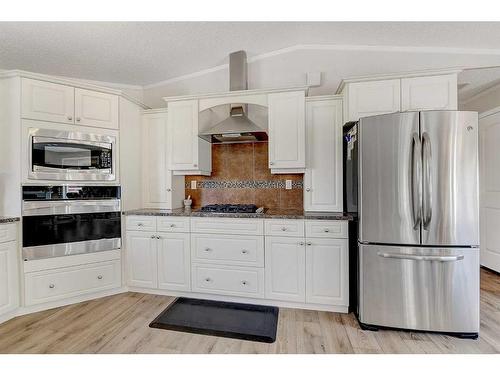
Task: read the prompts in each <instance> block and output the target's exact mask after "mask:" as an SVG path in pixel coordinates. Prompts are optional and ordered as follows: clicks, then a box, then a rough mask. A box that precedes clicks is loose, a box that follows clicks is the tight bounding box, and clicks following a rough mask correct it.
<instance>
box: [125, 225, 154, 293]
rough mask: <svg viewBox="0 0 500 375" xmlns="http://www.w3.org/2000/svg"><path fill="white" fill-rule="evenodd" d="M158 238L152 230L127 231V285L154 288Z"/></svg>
mask: <svg viewBox="0 0 500 375" xmlns="http://www.w3.org/2000/svg"><path fill="white" fill-rule="evenodd" d="M157 243H158V239H157V238H156V234H155V233H153V232H128V233H127V264H128V285H129V286H136V287H140V288H156V287H157V286H158V276H157V254H156V247H157Z"/></svg>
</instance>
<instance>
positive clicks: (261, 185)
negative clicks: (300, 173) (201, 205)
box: [185, 180, 304, 189]
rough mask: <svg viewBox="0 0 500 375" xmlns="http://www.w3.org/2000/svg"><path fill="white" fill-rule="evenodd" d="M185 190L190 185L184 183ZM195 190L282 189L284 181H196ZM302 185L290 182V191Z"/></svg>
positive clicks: (301, 183) (302, 184)
mask: <svg viewBox="0 0 500 375" xmlns="http://www.w3.org/2000/svg"><path fill="white" fill-rule="evenodd" d="M185 187H186V189H190V188H191V183H190V182H189V181H186V185H185ZM196 188H197V189H284V188H285V180H271V181H255V180H248V181H218V180H204V181H196ZM303 188H304V183H303V182H302V181H292V189H303Z"/></svg>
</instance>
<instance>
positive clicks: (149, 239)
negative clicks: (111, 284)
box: [126, 216, 191, 291]
mask: <svg viewBox="0 0 500 375" xmlns="http://www.w3.org/2000/svg"><path fill="white" fill-rule="evenodd" d="M137 218H138V216H130V217H127V224H126V225H127V228H133V229H134V230H128V231H127V242H126V249H127V265H128V267H127V270H128V272H127V273H128V277H127V283H128V285H129V286H132V287H137V288H147V289H163V290H178V291H190V290H191V252H190V248H191V245H190V236H189V218H183V217H179V218H177V217H168V218H156V217H154V216H147V217H146V216H145V217H142V218H143V219H144V218H146V219H148V220H151V221H147V220H138V219H137ZM157 221H158V223H157ZM137 224H143V226H138V225H137ZM146 226H148V227H154V228H156V227H157V226H158V231H154V232H150V231H142V229H141V228H144V227H146ZM160 229H161V230H165V232H163V231H160ZM167 231H168V232H167ZM176 231H179V232H176Z"/></svg>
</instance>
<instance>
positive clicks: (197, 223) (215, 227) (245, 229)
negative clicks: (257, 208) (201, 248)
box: [191, 217, 264, 235]
mask: <svg viewBox="0 0 500 375" xmlns="http://www.w3.org/2000/svg"><path fill="white" fill-rule="evenodd" d="M191 232H193V233H221V234H249V235H262V234H264V220H262V219H239V218H222V217H220V218H219V217H218V218H213V217H210V218H205V217H203V218H201V217H193V218H191Z"/></svg>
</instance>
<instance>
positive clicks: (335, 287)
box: [306, 238, 349, 306]
mask: <svg viewBox="0 0 500 375" xmlns="http://www.w3.org/2000/svg"><path fill="white" fill-rule="evenodd" d="M306 245H307V246H306V302H307V303H319V304H325V305H336V306H338V305H345V306H347V305H348V304H349V283H348V281H349V279H348V277H349V274H348V272H349V270H348V268H349V263H348V240H347V239H326V238H311V239H307V242H306Z"/></svg>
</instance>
